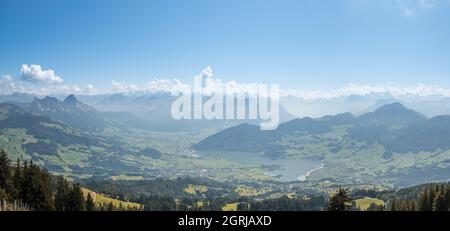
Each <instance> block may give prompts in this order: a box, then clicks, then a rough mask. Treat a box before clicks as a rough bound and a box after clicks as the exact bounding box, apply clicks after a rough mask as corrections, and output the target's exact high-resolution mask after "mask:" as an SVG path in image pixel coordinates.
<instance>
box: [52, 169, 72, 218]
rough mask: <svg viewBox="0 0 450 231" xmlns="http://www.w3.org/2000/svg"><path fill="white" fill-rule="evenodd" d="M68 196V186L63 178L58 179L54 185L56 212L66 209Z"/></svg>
mask: <svg viewBox="0 0 450 231" xmlns="http://www.w3.org/2000/svg"><path fill="white" fill-rule="evenodd" d="M69 196H70V185H69V183H68V182H67V180H66V179H64V177H58V180H57V183H56V195H55V208H56V210H58V211H64V210H66V209H67V206H68V203H69Z"/></svg>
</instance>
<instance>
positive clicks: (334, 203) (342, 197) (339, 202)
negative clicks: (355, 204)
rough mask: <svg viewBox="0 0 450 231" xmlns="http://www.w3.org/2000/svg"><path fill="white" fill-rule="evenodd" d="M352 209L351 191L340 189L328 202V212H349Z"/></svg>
mask: <svg viewBox="0 0 450 231" xmlns="http://www.w3.org/2000/svg"><path fill="white" fill-rule="evenodd" d="M351 208H352V198H351V197H350V192H349V189H344V188H339V189H338V191H337V193H336V194H335V195H333V196H332V197H331V198H330V201H329V202H328V206H327V210H328V211H349V210H351Z"/></svg>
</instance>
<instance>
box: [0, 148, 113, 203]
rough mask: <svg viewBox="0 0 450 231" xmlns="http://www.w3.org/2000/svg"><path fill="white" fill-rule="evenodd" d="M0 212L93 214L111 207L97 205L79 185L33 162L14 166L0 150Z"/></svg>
mask: <svg viewBox="0 0 450 231" xmlns="http://www.w3.org/2000/svg"><path fill="white" fill-rule="evenodd" d="M0 205H1V206H0V210H16V211H17V210H25V211H29V210H33V211H53V210H57V211H94V210H114V209H116V208H115V207H114V206H113V205H104V206H102V207H99V206H97V205H96V204H95V203H94V200H93V197H92V195H91V194H90V193H87V195H85V194H84V193H83V191H82V188H81V186H80V184H79V183H69V182H68V181H67V180H66V179H65V178H64V177H61V176H59V177H57V176H54V175H51V174H50V173H49V172H48V171H47V170H45V169H43V168H41V167H39V166H37V165H35V164H34V163H33V161H30V162H27V161H24V162H21V161H20V160H17V161H16V163H15V165H13V164H12V163H11V160H9V159H8V156H7V154H6V153H5V152H4V151H3V150H0Z"/></svg>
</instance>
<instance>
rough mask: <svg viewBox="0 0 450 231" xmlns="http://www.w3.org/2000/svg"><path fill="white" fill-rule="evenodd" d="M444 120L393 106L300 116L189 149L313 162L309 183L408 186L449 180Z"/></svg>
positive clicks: (236, 130) (231, 131) (223, 134)
mask: <svg viewBox="0 0 450 231" xmlns="http://www.w3.org/2000/svg"><path fill="white" fill-rule="evenodd" d="M449 126H450V120H449V119H448V116H437V117H433V118H430V119H428V118H426V117H425V116H423V115H421V114H420V113H418V112H415V111H413V110H410V109H408V108H406V107H404V106H403V105H401V104H399V103H392V104H388V105H383V106H381V107H379V108H378V109H376V110H375V111H374V112H369V113H365V114H362V115H360V116H356V117H355V116H353V115H351V114H349V113H346V114H339V115H335V116H326V117H322V118H319V119H312V118H302V119H295V120H292V121H289V122H286V123H284V124H281V125H280V126H279V127H278V129H276V130H273V131H261V130H259V129H258V127H257V126H253V125H249V124H242V125H238V126H235V127H232V128H228V129H225V130H223V131H220V132H218V133H216V134H213V135H211V136H209V137H207V138H205V139H203V140H202V141H200V142H198V143H196V144H194V145H193V146H192V147H193V148H194V149H196V150H197V151H199V152H201V153H203V152H205V151H209V152H211V151H216V152H223V151H228V152H252V153H255V155H256V154H258V155H264V156H266V157H270V158H286V159H298V158H300V159H301V158H305V159H311V158H312V159H317V160H321V161H322V163H324V164H325V167H324V168H321V169H319V170H317V171H314V172H313V173H312V174H311V175H310V176H309V178H308V179H309V180H319V181H320V180H331V181H337V182H341V181H343V182H353V183H356V182H373V183H383V184H395V185H411V184H418V183H423V182H426V181H428V180H446V179H450V173H449V172H448V171H447V170H446V169H447V168H448V167H450V165H449V164H450V146H449V145H448V144H449V143H450V141H449V140H448V138H449V137H450V134H449V133H448V131H449V129H448V128H449Z"/></svg>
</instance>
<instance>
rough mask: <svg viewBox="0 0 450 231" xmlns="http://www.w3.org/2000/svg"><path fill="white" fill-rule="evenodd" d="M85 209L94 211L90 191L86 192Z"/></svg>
mask: <svg viewBox="0 0 450 231" xmlns="http://www.w3.org/2000/svg"><path fill="white" fill-rule="evenodd" d="M86 210H87V211H95V203H94V199H92V196H91V194H90V193H88V195H87V198H86Z"/></svg>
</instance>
